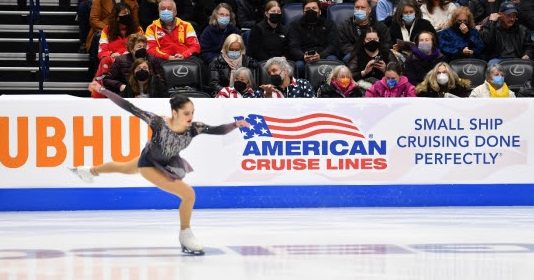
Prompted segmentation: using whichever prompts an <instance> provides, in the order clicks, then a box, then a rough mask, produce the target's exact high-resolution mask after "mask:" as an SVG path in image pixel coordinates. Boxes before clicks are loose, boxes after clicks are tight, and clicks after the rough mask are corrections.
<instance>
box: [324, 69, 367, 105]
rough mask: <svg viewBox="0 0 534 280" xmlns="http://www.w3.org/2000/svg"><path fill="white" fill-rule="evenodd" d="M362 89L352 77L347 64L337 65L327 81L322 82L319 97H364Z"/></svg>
mask: <svg viewBox="0 0 534 280" xmlns="http://www.w3.org/2000/svg"><path fill="white" fill-rule="evenodd" d="M363 93H364V92H363V91H362V89H361V88H360V87H359V86H358V84H357V83H356V81H354V79H352V73H351V72H350V69H349V68H348V67H347V66H345V65H339V66H336V67H335V68H334V69H333V70H332V72H331V73H330V75H328V78H327V80H326V83H324V84H322V85H321V86H320V87H319V90H317V97H322V98H345V97H362V96H363Z"/></svg>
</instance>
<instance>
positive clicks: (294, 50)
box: [288, 0, 338, 77]
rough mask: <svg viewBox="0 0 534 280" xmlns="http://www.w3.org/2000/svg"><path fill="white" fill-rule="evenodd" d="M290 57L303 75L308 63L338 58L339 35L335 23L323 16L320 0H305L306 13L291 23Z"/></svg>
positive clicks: (289, 30) (289, 33)
mask: <svg viewBox="0 0 534 280" xmlns="http://www.w3.org/2000/svg"><path fill="white" fill-rule="evenodd" d="M288 36H289V58H290V59H292V60H294V61H295V62H296V64H297V71H298V74H299V75H298V76H299V77H300V76H303V75H302V74H304V66H305V65H306V63H312V62H315V61H318V60H319V59H331V60H337V56H336V52H337V47H338V36H337V29H336V26H335V24H334V23H333V22H332V21H330V20H327V19H324V18H323V17H321V9H320V7H319V1H318V0H305V1H304V15H303V16H302V18H300V19H299V20H296V21H293V22H292V23H291V24H290V25H289V29H288Z"/></svg>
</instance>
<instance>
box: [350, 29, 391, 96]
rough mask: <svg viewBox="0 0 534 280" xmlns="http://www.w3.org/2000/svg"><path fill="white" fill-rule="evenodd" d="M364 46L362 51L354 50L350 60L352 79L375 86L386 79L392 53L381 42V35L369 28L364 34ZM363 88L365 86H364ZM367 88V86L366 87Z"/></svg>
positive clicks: (361, 47) (361, 48)
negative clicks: (383, 78) (385, 75)
mask: <svg viewBox="0 0 534 280" xmlns="http://www.w3.org/2000/svg"><path fill="white" fill-rule="evenodd" d="M362 38H363V45H361V46H360V49H354V50H353V51H352V54H351V58H350V60H349V68H350V70H351V71H352V77H353V79H354V80H355V81H358V82H359V83H360V82H361V81H362V80H363V81H365V82H367V83H365V84H367V87H368V86H370V85H369V84H368V83H370V84H373V83H374V82H375V81H377V80H380V79H382V77H384V72H385V71H386V65H387V63H388V62H389V61H390V55H389V54H390V52H389V50H388V49H387V48H386V47H384V46H383V45H382V44H381V42H382V38H380V33H378V32H376V30H375V29H374V28H372V27H369V28H368V29H366V30H365V32H364V33H363V34H362ZM362 86H363V85H362ZM364 87H365V86H364Z"/></svg>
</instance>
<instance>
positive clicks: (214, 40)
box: [200, 24, 241, 64]
mask: <svg viewBox="0 0 534 280" xmlns="http://www.w3.org/2000/svg"><path fill="white" fill-rule="evenodd" d="M232 33H236V34H241V31H239V29H238V28H237V27H235V26H234V25H230V24H229V25H227V26H226V28H224V29H220V28H219V26H218V25H208V26H206V28H204V31H202V34H201V35H200V57H201V58H202V60H204V62H205V63H207V64H209V63H210V62H211V61H213V59H215V58H216V57H217V56H218V55H219V54H221V49H222V45H223V43H224V40H225V39H226V37H228V35H230V34H232Z"/></svg>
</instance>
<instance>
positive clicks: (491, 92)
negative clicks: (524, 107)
mask: <svg viewBox="0 0 534 280" xmlns="http://www.w3.org/2000/svg"><path fill="white" fill-rule="evenodd" d="M469 97H516V96H515V93H514V92H513V91H512V90H510V89H509V88H508V85H506V83H505V81H504V69H503V68H502V66H501V65H500V64H493V65H490V66H488V68H486V81H485V82H484V83H483V84H481V85H480V86H478V87H476V88H474V89H473V91H472V92H471V95H469Z"/></svg>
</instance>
